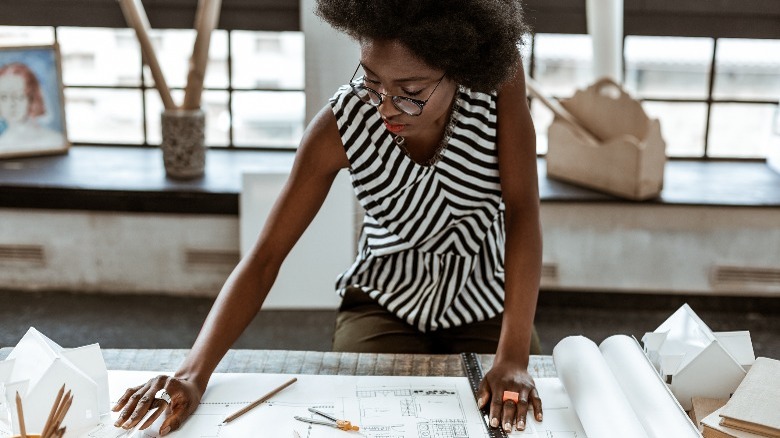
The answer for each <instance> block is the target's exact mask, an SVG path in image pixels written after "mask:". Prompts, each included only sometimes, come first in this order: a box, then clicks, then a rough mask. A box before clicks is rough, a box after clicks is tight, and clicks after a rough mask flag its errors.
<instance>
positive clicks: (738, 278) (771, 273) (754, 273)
mask: <svg viewBox="0 0 780 438" xmlns="http://www.w3.org/2000/svg"><path fill="white" fill-rule="evenodd" d="M712 282H713V283H714V284H715V285H721V284H728V285H735V284H752V285H759V284H760V285H777V286H780V269H779V268H746V267H739V266H716V267H715V270H714V273H713V276H712Z"/></svg>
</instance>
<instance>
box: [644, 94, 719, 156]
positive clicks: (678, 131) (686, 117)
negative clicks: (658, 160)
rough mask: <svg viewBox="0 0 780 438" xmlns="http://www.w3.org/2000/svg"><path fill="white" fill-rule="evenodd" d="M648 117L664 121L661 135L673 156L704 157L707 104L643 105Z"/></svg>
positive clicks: (667, 151)
mask: <svg viewBox="0 0 780 438" xmlns="http://www.w3.org/2000/svg"><path fill="white" fill-rule="evenodd" d="M642 107H643V108H644V109H645V112H647V115H648V116H650V118H653V119H659V120H660V121H661V134H662V135H663V138H664V141H665V142H666V155H667V156H669V157H702V156H704V127H705V124H706V119H707V104H705V103H679V102H643V103H642Z"/></svg>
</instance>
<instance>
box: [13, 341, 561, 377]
mask: <svg viewBox="0 0 780 438" xmlns="http://www.w3.org/2000/svg"><path fill="white" fill-rule="evenodd" d="M102 351H103V358H104V359H105V361H106V367H107V368H108V369H109V370H133V371H165V372H173V371H175V370H176V368H177V367H178V366H179V364H180V363H181V362H182V360H184V357H185V355H186V354H187V351H188V350H183V349H182V350H144V349H121V350H120V349H110V348H109V349H104V350H102ZM10 352H11V348H1V349H0V359H5V358H6V356H8V354H9V353H10ZM480 360H481V362H482V366H483V368H484V369H485V370H488V369H490V367H491V366H492V365H493V355H492V354H483V355H480ZM528 368H529V371H530V373H531V375H532V376H533V377H557V373H556V371H555V366H554V365H553V362H552V357H551V356H531V360H530V362H529V367H528ZM215 372H217V373H278V374H331V375H349V376H443V377H446V376H450V377H460V376H464V373H463V366H462V365H461V359H460V356H459V355H455V354H450V355H421V354H384V353H334V352H322V351H292V350H230V351H228V353H227V354H226V355H225V357H224V358H223V359H222V361H221V362H220V363H219V366H218V367H217V369H216V370H215Z"/></svg>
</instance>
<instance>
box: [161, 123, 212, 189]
mask: <svg viewBox="0 0 780 438" xmlns="http://www.w3.org/2000/svg"><path fill="white" fill-rule="evenodd" d="M161 124H162V152H163V163H164V165H165V173H166V175H168V176H169V177H171V178H174V179H192V178H197V177H200V176H203V173H204V171H205V168H206V146H205V140H206V134H205V132H206V131H205V128H206V116H205V114H204V112H203V110H200V109H197V110H178V109H176V110H165V111H163V113H162V119H161Z"/></svg>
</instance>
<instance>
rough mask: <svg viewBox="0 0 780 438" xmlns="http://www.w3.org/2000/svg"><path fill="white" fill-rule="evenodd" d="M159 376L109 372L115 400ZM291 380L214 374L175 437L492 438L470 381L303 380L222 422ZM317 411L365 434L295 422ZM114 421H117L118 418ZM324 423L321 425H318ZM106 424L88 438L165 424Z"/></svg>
mask: <svg viewBox="0 0 780 438" xmlns="http://www.w3.org/2000/svg"><path fill="white" fill-rule="evenodd" d="M157 374H159V373H154V372H151V373H150V372H131V371H110V372H109V381H110V385H109V386H110V392H111V398H112V400H114V399H117V398H118V397H119V396H120V395H121V393H122V392H123V391H124V389H125V388H127V387H129V386H134V385H137V384H138V383H139V382H143V381H145V380H148V379H149V378H150V377H153V376H155V375H157ZM287 378H289V376H282V375H274V374H215V375H214V376H213V377H212V380H211V382H210V383H209V389H208V391H207V392H206V394H205V396H204V398H203V401H202V403H201V404H200V406H199V407H198V409H197V410H196V411H195V413H194V414H193V415H192V416H191V417H190V418H189V419H188V420H187V421H186V422H185V424H184V425H183V426H182V428H181V429H180V430H179V431H178V432H176V433H175V434H171V435H169V436H171V437H173V438H175V437H177V436H181V437H187V438H228V437H248V436H273V437H281V438H289V437H293V436H295V435H294V432H297V433H298V434H299V435H300V436H301V437H302V438H339V437H348V436H355V437H367V438H485V437H487V433H486V431H485V426H484V420H483V419H482V417H481V414H480V413H479V411H478V410H477V408H476V403H475V401H474V397H473V395H472V393H471V389H470V387H469V385H468V382H467V380H466V379H465V378H458V377H374V376H370V377H369V376H315V375H300V376H298V382H296V383H295V384H293V385H292V386H290V387H289V388H287V389H285V390H284V391H282V392H280V393H279V394H277V395H276V396H274V397H273V398H272V399H271V400H269V401H268V402H266V403H264V404H262V405H260V406H258V407H257V408H255V409H253V410H252V411H250V412H248V413H246V414H244V415H243V416H241V417H239V418H238V419H236V420H234V421H232V422H230V423H228V424H222V420H223V419H224V418H225V417H226V416H228V415H229V414H232V413H233V412H235V411H237V410H239V409H241V408H242V407H244V406H246V405H247V404H249V403H250V402H252V401H253V400H255V399H256V398H258V397H259V396H261V395H262V394H264V393H265V392H267V391H268V390H269V389H271V388H273V387H275V386H277V385H278V384H279V383H280V382H282V381H284V380H286V379H287ZM309 407H313V408H316V409H318V410H320V411H323V412H326V413H328V414H331V415H334V416H335V417H338V418H343V419H346V420H349V421H351V422H352V423H353V424H357V425H359V426H360V431H359V432H357V433H355V432H344V431H340V430H337V429H335V428H332V427H328V426H322V425H313V424H308V423H303V422H300V421H297V420H295V419H293V417H294V416H296V415H297V416H301V417H310V418H315V416H314V414H311V413H310V412H308V408H309ZM116 415H117V414H113V415H112V417H116ZM318 419H321V418H318ZM112 421H113V420H112V419H111V418H105V419H103V421H102V424H101V427H99V428H98V429H96V430H93V431H90V432H88V433H87V434H84V435H82V436H83V437H84V438H157V437H158V435H157V434H156V433H155V431H156V430H158V429H159V425H160V424H161V422H162V419H158V420H157V422H156V424H155V425H152V427H150V428H149V429H148V430H146V431H129V432H125V431H122V430H120V429H116V428H114V427H113V426H112Z"/></svg>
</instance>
